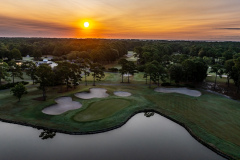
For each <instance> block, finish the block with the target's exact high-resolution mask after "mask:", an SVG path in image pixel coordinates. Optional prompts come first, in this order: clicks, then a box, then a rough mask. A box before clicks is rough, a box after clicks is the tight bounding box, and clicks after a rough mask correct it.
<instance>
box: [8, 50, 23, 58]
mask: <svg viewBox="0 0 240 160" xmlns="http://www.w3.org/2000/svg"><path fill="white" fill-rule="evenodd" d="M8 58H9V59H10V60H12V59H15V60H20V59H22V55H21V52H20V51H19V50H18V49H16V48H14V49H12V50H11V51H10V54H9V57H8Z"/></svg>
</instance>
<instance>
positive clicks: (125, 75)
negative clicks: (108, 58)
mask: <svg viewBox="0 0 240 160" xmlns="http://www.w3.org/2000/svg"><path fill="white" fill-rule="evenodd" d="M128 76H132V75H131V74H129V73H127V74H124V75H123V77H128Z"/></svg>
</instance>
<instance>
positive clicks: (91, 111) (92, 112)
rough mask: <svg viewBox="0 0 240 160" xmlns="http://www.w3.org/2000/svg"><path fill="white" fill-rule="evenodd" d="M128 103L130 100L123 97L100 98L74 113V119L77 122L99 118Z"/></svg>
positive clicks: (111, 113) (114, 111)
mask: <svg viewBox="0 0 240 160" xmlns="http://www.w3.org/2000/svg"><path fill="white" fill-rule="evenodd" d="M129 105H130V102H129V101H128V100H124V99H109V100H102V101H100V102H95V103H93V104H91V105H90V106H89V107H88V108H86V109H85V110H83V111H81V112H79V113H78V114H76V115H75V116H74V120H76V121H79V122H84V121H95V120H100V119H103V118H107V117H109V116H111V115H113V114H114V113H116V112H118V111H119V110H121V109H123V108H125V107H128V106H129Z"/></svg>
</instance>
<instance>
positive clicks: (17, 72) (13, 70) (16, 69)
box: [8, 60, 23, 83]
mask: <svg viewBox="0 0 240 160" xmlns="http://www.w3.org/2000/svg"><path fill="white" fill-rule="evenodd" d="M8 65H9V72H10V76H11V77H12V83H14V78H15V77H19V78H21V79H23V77H22V76H23V73H22V70H21V67H20V66H19V65H17V63H16V62H15V61H14V60H11V61H10V62H8Z"/></svg>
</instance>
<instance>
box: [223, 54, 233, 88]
mask: <svg viewBox="0 0 240 160" xmlns="http://www.w3.org/2000/svg"><path fill="white" fill-rule="evenodd" d="M233 66H234V60H233V59H229V60H227V61H225V63H224V72H225V73H226V74H227V84H228V87H229V80H230V78H231V77H232V76H233Z"/></svg>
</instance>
